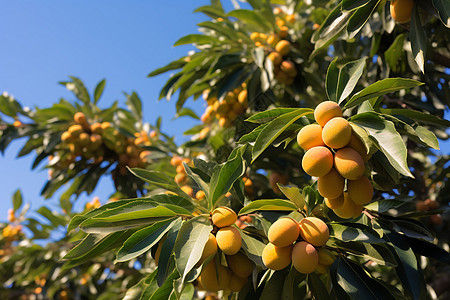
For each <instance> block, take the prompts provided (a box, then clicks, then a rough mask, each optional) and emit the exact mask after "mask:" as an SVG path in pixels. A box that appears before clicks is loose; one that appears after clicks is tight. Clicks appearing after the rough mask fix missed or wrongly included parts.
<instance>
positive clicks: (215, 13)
mask: <svg viewBox="0 0 450 300" xmlns="http://www.w3.org/2000/svg"><path fill="white" fill-rule="evenodd" d="M194 12H202V13H204V14H205V15H207V16H208V17H211V18H213V19H216V18H220V17H224V16H225V14H224V12H223V10H222V9H219V8H217V7H214V6H211V5H205V6H200V7H199V8H197V9H195V10H194Z"/></svg>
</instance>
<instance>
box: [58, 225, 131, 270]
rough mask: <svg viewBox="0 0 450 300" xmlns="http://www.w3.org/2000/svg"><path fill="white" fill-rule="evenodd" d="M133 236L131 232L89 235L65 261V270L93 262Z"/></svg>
mask: <svg viewBox="0 0 450 300" xmlns="http://www.w3.org/2000/svg"><path fill="white" fill-rule="evenodd" d="M130 235H131V232H129V231H122V232H114V233H111V234H107V235H93V234H88V235H87V236H86V237H85V238H84V239H83V241H81V243H79V244H78V245H77V246H75V247H74V248H72V249H71V250H70V251H69V252H68V253H67V254H66V255H65V256H64V257H63V259H68V260H69V261H68V262H66V263H65V264H64V266H63V268H64V269H70V268H73V267H75V266H77V265H79V264H82V263H84V262H86V261H89V260H91V259H92V258H94V257H97V256H99V255H101V254H103V253H105V252H106V251H109V250H111V249H113V248H115V247H118V246H119V245H120V244H121V243H122V242H123V241H124V240H126V239H127V238H128V237H129V236H130Z"/></svg>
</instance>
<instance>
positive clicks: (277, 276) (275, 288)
mask: <svg viewBox="0 0 450 300" xmlns="http://www.w3.org/2000/svg"><path fill="white" fill-rule="evenodd" d="M287 275H288V270H287V269H286V268H285V269H283V270H280V271H275V272H274V273H273V274H272V276H271V277H270V279H269V280H268V281H267V282H266V285H265V286H264V289H263V291H262V293H261V296H260V297H259V300H274V299H281V298H280V296H281V294H282V292H283V286H284V282H285V279H286V276H287Z"/></svg>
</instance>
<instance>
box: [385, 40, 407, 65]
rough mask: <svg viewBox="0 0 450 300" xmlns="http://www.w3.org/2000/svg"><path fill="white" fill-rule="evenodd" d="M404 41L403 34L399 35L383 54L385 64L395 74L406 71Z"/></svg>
mask: <svg viewBox="0 0 450 300" xmlns="http://www.w3.org/2000/svg"><path fill="white" fill-rule="evenodd" d="M405 39H406V34H405V33H402V34H399V35H398V36H397V37H396V38H395V40H394V42H393V43H392V44H391V46H389V48H388V49H387V50H386V51H385V52H384V57H385V59H386V62H387V63H388V65H389V67H390V68H391V69H392V71H394V72H395V73H403V72H404V71H405V69H406V52H405V50H403V45H404V43H405Z"/></svg>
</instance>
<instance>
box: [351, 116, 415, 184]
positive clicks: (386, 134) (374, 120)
mask: <svg viewBox="0 0 450 300" xmlns="http://www.w3.org/2000/svg"><path fill="white" fill-rule="evenodd" d="M351 121H352V122H353V123H356V124H357V125H358V126H360V127H363V128H364V129H365V130H366V131H367V132H368V133H369V136H370V137H371V138H372V139H373V140H374V142H375V144H376V146H377V148H379V149H380V150H381V151H382V152H383V154H384V155H385V156H386V157H387V159H388V160H389V163H390V164H391V165H392V166H393V167H394V168H395V169H396V170H397V171H398V172H399V173H400V174H403V175H405V176H409V177H411V178H414V176H413V175H412V174H411V172H410V171H409V168H408V164H407V161H406V159H407V151H406V146H405V144H404V142H403V139H402V137H401V136H400V134H399V133H398V132H397V130H396V129H395V126H394V124H393V123H392V122H391V121H387V120H385V119H383V118H381V117H380V116H378V115H377V114H376V113H371V112H367V113H362V114H357V115H355V116H353V117H352V118H351Z"/></svg>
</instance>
